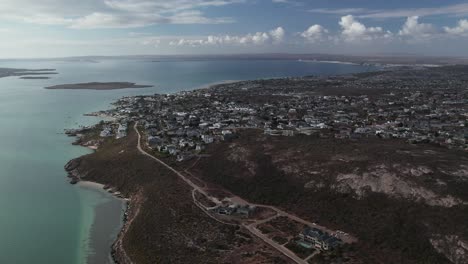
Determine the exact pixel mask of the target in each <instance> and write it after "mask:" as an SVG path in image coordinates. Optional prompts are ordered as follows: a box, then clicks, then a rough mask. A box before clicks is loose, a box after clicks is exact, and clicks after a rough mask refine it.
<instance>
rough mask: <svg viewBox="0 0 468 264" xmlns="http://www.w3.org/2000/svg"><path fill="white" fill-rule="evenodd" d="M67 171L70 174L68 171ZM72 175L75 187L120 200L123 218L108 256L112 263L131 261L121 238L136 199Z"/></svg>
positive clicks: (133, 215) (134, 213)
mask: <svg viewBox="0 0 468 264" xmlns="http://www.w3.org/2000/svg"><path fill="white" fill-rule="evenodd" d="M82 147H86V146H82ZM78 158H79V157H78ZM67 172H68V171H67ZM68 173H69V176H70V172H68ZM73 177H79V180H78V181H77V182H76V183H72V182H70V183H71V184H74V185H77V187H79V188H83V189H91V190H94V191H98V192H101V193H102V194H110V197H112V199H116V200H118V201H121V202H122V207H123V208H125V209H124V213H123V218H121V219H120V222H121V226H120V227H119V231H118V233H117V235H116V236H113V242H112V243H111V244H110V245H109V249H110V251H109V257H110V258H111V259H112V263H114V264H130V263H132V262H131V260H130V258H129V257H128V255H127V253H126V252H125V250H124V248H123V246H122V241H123V238H124V237H125V234H126V233H127V231H128V228H129V227H130V224H131V222H132V221H133V219H134V218H135V217H136V215H137V214H138V211H139V207H140V204H139V203H137V202H135V200H136V199H134V198H133V197H129V198H124V197H122V196H121V195H120V193H118V192H113V191H112V187H109V186H106V185H104V184H102V183H99V182H94V181H89V180H81V176H78V175H77V174H73ZM69 178H70V177H69ZM72 181H73V180H72ZM108 187H109V188H108ZM134 204H136V206H132V205H134ZM133 207H135V208H137V210H132V209H133ZM95 209H96V208H95ZM94 221H95V219H93V224H94ZM90 232H91V231H90ZM89 236H90V238H91V234H89ZM88 257H89V255H88V256H87V258H88Z"/></svg>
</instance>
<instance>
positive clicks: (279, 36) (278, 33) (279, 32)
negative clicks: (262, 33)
mask: <svg viewBox="0 0 468 264" xmlns="http://www.w3.org/2000/svg"><path fill="white" fill-rule="evenodd" d="M285 34H286V31H285V30H284V29H283V28H282V27H277V28H276V29H273V30H271V31H270V36H271V38H272V39H273V40H274V41H275V42H276V43H279V42H282V41H283V40H284V36H285Z"/></svg>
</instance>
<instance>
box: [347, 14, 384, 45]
mask: <svg viewBox="0 0 468 264" xmlns="http://www.w3.org/2000/svg"><path fill="white" fill-rule="evenodd" d="M339 24H340V26H341V28H342V32H341V35H342V37H343V39H344V40H345V41H348V42H360V41H369V40H373V39H379V38H389V37H391V35H392V34H391V32H390V31H384V30H383V29H382V28H381V27H366V26H365V25H364V24H362V23H361V22H359V21H357V20H356V19H355V18H354V16H352V15H347V16H343V17H341V20H340V22H339Z"/></svg>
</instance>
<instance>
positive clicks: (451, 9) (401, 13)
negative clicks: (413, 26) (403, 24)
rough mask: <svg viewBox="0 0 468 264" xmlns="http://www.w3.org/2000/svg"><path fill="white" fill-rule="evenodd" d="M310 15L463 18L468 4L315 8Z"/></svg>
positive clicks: (382, 17)
mask: <svg viewBox="0 0 468 264" xmlns="http://www.w3.org/2000/svg"><path fill="white" fill-rule="evenodd" d="M309 11H310V12H312V13H318V14H330V15H345V14H353V15H355V16H356V17H359V18H375V19H385V18H402V17H412V16H420V17H421V16H434V15H451V16H463V15H468V3H463V4H454V5H445V6H440V7H430V8H405V9H400V8H396V9H368V8H356V7H351V8H316V9H311V10H309Z"/></svg>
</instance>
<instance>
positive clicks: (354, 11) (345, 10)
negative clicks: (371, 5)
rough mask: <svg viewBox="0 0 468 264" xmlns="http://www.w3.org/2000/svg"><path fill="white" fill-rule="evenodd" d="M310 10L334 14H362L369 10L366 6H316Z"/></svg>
mask: <svg viewBox="0 0 468 264" xmlns="http://www.w3.org/2000/svg"><path fill="white" fill-rule="evenodd" d="M309 12H311V13H317V14H332V15H347V14H362V13H365V12H367V9H365V8H336V9H333V8H315V9H310V10H309Z"/></svg>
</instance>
